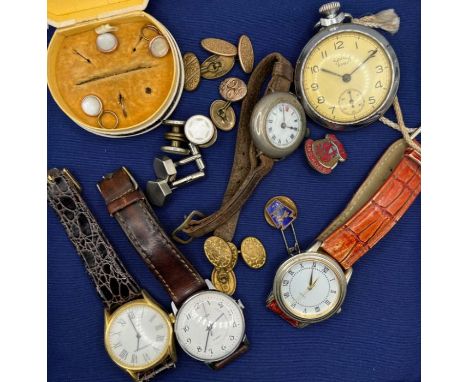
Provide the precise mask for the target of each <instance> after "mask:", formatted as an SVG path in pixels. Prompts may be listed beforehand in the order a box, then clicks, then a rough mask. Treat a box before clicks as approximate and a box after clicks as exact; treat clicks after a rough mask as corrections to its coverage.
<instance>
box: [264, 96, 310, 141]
mask: <svg viewBox="0 0 468 382" xmlns="http://www.w3.org/2000/svg"><path fill="white" fill-rule="evenodd" d="M301 130H302V129H301V117H300V115H299V112H298V111H297V110H296V108H294V107H293V106H291V105H290V104H288V103H284V102H282V103H278V104H276V105H275V106H273V108H272V109H271V110H270V112H269V113H268V117H267V121H266V133H267V137H268V139H269V141H270V143H271V144H272V145H273V146H276V147H280V148H286V147H289V146H291V145H293V144H294V143H295V142H296V140H297V139H302V136H303V135H302V134H300V133H301Z"/></svg>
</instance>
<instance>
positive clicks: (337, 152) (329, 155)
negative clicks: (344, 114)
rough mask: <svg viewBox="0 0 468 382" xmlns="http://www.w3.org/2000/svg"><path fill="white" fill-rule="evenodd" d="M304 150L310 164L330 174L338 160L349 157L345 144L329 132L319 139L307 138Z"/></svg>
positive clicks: (342, 160)
mask: <svg viewBox="0 0 468 382" xmlns="http://www.w3.org/2000/svg"><path fill="white" fill-rule="evenodd" d="M304 150H305V154H306V157H307V161H308V162H309V164H310V166H311V167H312V168H314V169H316V170H317V171H318V172H320V173H322V174H330V173H331V172H332V170H333V169H334V168H335V167H336V165H337V164H338V162H344V161H345V160H346V159H347V158H348V154H346V151H345V149H344V147H343V144H342V143H341V142H340V141H339V140H338V138H337V137H336V136H335V135H334V134H327V135H326V136H325V138H324V139H319V140H317V141H314V140H312V139H310V138H309V139H307V140H306V142H305V144H304Z"/></svg>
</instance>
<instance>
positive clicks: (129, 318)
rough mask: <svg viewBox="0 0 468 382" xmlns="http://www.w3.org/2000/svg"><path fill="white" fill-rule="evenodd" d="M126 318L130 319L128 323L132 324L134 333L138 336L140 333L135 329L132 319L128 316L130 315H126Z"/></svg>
mask: <svg viewBox="0 0 468 382" xmlns="http://www.w3.org/2000/svg"><path fill="white" fill-rule="evenodd" d="M128 319H129V320H130V323H131V324H132V326H133V329H134V330H135V333H136V334H137V337H138V336H140V333H138V330H137V328H136V327H135V324H134V323H133V321H132V319H131V318H130V316H128Z"/></svg>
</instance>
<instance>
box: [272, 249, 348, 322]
mask: <svg viewBox="0 0 468 382" xmlns="http://www.w3.org/2000/svg"><path fill="white" fill-rule="evenodd" d="M312 248H314V247H312ZM314 260H318V261H320V262H322V263H324V264H326V265H327V267H328V268H330V269H331V270H332V271H333V272H334V273H335V275H336V276H337V279H338V282H339V284H340V290H341V293H340V296H339V298H338V301H337V304H336V305H335V306H334V307H333V309H332V310H330V311H329V312H328V313H327V314H325V315H323V316H321V317H319V318H314V319H310V318H306V317H302V316H299V315H297V314H296V313H295V312H293V311H291V310H290V309H289V308H288V306H287V305H286V304H284V302H283V298H282V296H281V282H282V280H283V276H284V275H285V273H286V272H287V271H288V269H290V267H291V266H292V265H293V264H295V263H300V262H302V261H314ZM351 275H352V268H350V269H349V270H347V271H346V272H344V271H343V268H341V266H340V265H339V264H338V262H337V261H336V260H334V259H333V258H332V257H331V256H329V255H325V254H322V253H319V252H316V251H315V250H314V249H309V250H308V251H307V252H304V253H300V254H298V255H295V256H292V257H290V258H289V259H288V260H286V261H285V262H283V263H282V264H281V265H280V267H279V268H278V270H277V271H276V274H275V278H274V281H273V290H272V293H271V294H272V297H273V298H274V299H275V301H276V303H277V304H278V306H279V308H280V309H281V310H282V311H283V312H284V313H285V314H286V315H287V316H288V317H290V318H292V319H294V320H296V321H298V322H299V323H300V324H301V325H300V327H305V326H307V325H310V324H315V323H317V322H320V321H324V320H326V319H328V318H330V317H331V316H333V315H334V314H336V313H339V312H340V311H341V306H342V305H343V302H344V300H345V297H346V290H347V287H348V282H349V280H350V279H351Z"/></svg>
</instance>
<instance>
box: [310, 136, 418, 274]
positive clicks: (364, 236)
mask: <svg viewBox="0 0 468 382" xmlns="http://www.w3.org/2000/svg"><path fill="white" fill-rule="evenodd" d="M401 141H403V140H400V141H397V142H396V143H395V144H393V145H392V146H391V147H390V148H389V149H388V150H387V152H386V153H385V154H384V156H383V157H382V159H381V160H380V161H379V162H378V163H377V165H376V166H375V167H374V169H373V171H372V172H371V174H370V175H369V177H368V179H367V180H366V184H365V185H363V186H362V187H361V188H360V189H359V190H358V192H357V193H356V195H355V196H354V197H353V199H352V200H351V202H350V203H349V205H348V207H347V208H346V209H345V211H344V212H343V213H342V214H341V215H340V216H339V217H338V218H337V219H336V220H335V221H334V222H333V223H332V225H331V226H332V227H331V228H328V229H327V230H325V232H324V233H322V234H321V235H320V236H319V238H318V240H320V241H322V245H321V248H322V249H323V250H324V251H326V252H327V253H328V254H330V255H331V256H332V257H333V258H335V260H337V261H338V262H339V263H340V264H341V266H342V267H343V268H344V269H348V268H350V267H351V266H352V265H353V264H354V263H355V262H356V261H357V260H359V259H360V258H361V257H362V256H363V255H364V254H366V253H367V251H368V250H369V249H371V248H372V247H374V246H375V245H376V244H377V243H378V242H379V241H380V239H382V238H383V237H384V236H385V235H386V234H387V233H388V232H389V231H390V230H391V229H392V228H393V226H394V225H395V224H396V223H397V222H398V220H400V218H401V217H402V216H403V215H404V213H405V212H406V211H407V209H408V208H409V207H410V206H411V204H412V203H413V201H414V200H415V199H416V197H417V196H418V195H419V193H420V192H421V156H420V154H419V153H418V152H417V151H416V150H414V149H413V148H409V147H407V146H406V144H405V143H404V141H403V142H401ZM398 159H399V162H395V161H396V160H398ZM385 175H386V178H385V180H384V181H383V178H382V176H385ZM369 194H370V195H371V196H370V198H369V197H368V198H367V199H366V200H364V198H363V196H369ZM348 216H351V217H349V218H348ZM330 231H332V232H330Z"/></svg>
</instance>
